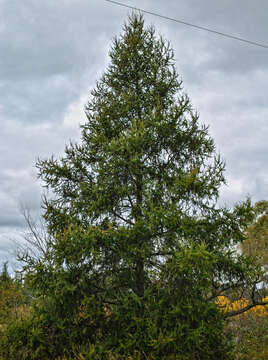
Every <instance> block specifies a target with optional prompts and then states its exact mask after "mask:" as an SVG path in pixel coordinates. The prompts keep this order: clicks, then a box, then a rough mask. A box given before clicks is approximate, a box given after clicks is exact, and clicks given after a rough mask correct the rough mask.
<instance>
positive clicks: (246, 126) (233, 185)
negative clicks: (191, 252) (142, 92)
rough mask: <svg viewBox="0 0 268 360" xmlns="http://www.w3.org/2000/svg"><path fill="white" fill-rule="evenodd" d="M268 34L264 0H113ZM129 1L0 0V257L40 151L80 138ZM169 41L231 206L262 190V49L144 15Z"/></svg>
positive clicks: (265, 176)
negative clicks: (217, 157)
mask: <svg viewBox="0 0 268 360" xmlns="http://www.w3.org/2000/svg"><path fill="white" fill-rule="evenodd" d="M121 1H122V2H124V3H125V4H127V5H131V6H136V7H139V8H143V9H145V10H148V11H153V12H157V13H160V14H162V15H166V16H170V17H173V18H177V19H180V20H184V21H186V22H192V23H194V24H196V25H201V26H205V27H209V28H211V29H214V30H217V31H221V32H226V33H230V34H233V35H236V36H240V37H243V38H247V39H249V40H252V41H256V42H262V43H265V44H268V25H267V24H268V1H267V0H255V1H252V0H236V1H233V0H221V1H215V0H202V1H200V0H187V1H181V0H169V1H163V0H154V1H153V0H133V1H131V0H121ZM128 13H129V10H127V9H126V8H123V7H119V6H116V5H112V4H110V3H108V2H106V1H104V0H57V1H55V0H46V1H41V0H40V1H38V0H0V209H1V211H0V264H1V262H3V261H5V260H9V261H10V262H11V264H12V262H13V259H14V258H13V256H12V252H13V250H14V245H13V243H12V240H13V239H15V238H18V234H20V233H21V232H23V231H25V227H24V222H23V219H22V216H21V214H20V210H19V209H20V206H21V205H23V206H25V207H27V208H28V209H29V210H30V211H31V212H32V213H33V214H38V212H39V209H40V198H41V194H42V191H43V190H42V188H41V184H40V181H39V180H37V177H36V169H35V162H36V159H37V158H38V157H41V158H46V157H50V156H51V155H52V154H54V155H55V156H59V155H60V154H62V153H63V151H64V147H65V144H67V143H68V142H69V141H70V140H73V141H79V138H80V129H79V124H81V123H83V122H84V121H85V115H84V112H83V107H84V104H85V102H86V101H87V99H88V97H89V94H90V91H91V90H92V88H94V86H95V82H96V80H97V79H98V78H99V76H100V75H101V74H102V72H104V71H105V68H106V66H107V64H108V62H109V59H108V51H109V48H110V46H111V41H112V38H113V37H114V36H115V35H118V34H120V32H121V29H122V25H123V23H124V21H126V19H127V15H128ZM145 19H146V22H147V23H148V24H154V25H155V27H156V30H157V32H159V33H160V34H162V35H163V36H164V37H165V38H166V39H168V40H170V41H171V44H172V46H173V48H174V50H175V57H176V62H177V69H178V72H179V74H180V75H181V77H182V79H183V82H184V89H185V91H186V92H187V93H188V94H189V96H190V98H191V100H192V103H193V106H194V107H195V108H196V109H197V111H198V112H199V113H200V119H201V122H203V123H205V124H207V125H209V126H210V133H211V135H212V136H213V137H214V139H215V142H216V144H217V149H218V151H219V152H220V153H221V155H222V157H223V158H224V159H225V160H226V177H227V181H228V187H225V188H224V189H222V197H221V201H222V202H224V203H226V204H227V205H229V206H232V205H233V203H234V202H237V201H242V200H244V199H245V197H246V196H248V195H250V196H251V197H252V200H253V201H257V200H261V199H267V189H268V163H267V154H268V142H267V138H268V101H267V96H268V49H264V48H261V47H256V46H252V45H249V44H245V43H241V42H238V41H234V40H231V39H226V38H223V37H220V36H217V35H214V34H211V33H208V32H204V31H200V30H196V29H193V28H190V27H187V26H184V25H181V24H178V23H175V22H171V21H168V20H164V19H161V18H157V17H154V16H151V15H145Z"/></svg>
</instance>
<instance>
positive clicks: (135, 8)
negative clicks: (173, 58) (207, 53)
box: [104, 0, 268, 49]
mask: <svg viewBox="0 0 268 360" xmlns="http://www.w3.org/2000/svg"><path fill="white" fill-rule="evenodd" d="M104 1H107V2H109V3H112V4H115V5H119V6H123V7H126V8H128V9H132V10H138V11H141V12H143V13H145V14H149V15H153V16H157V17H160V18H162V19H166V20H170V21H174V22H177V23H180V24H183V25H187V26H191V27H193V28H195V29H199V30H204V31H208V32H210V33H213V34H217V35H220V36H224V37H227V38H229V39H233V40H237V41H242V42H244V43H247V44H250V45H255V46H259V47H262V48H265V49H268V45H265V44H261V43H257V42H255V41H251V40H247V39H244V38H241V37H238V36H234V35H230V34H226V33H223V32H220V31H216V30H212V29H209V28H206V27H204V26H199V25H195V24H192V23H189V22H186V21H182V20H178V19H174V18H171V17H169V16H164V15H160V14H157V13H155V12H152V11H147V10H143V9H140V8H137V7H134V6H130V5H127V4H123V3H121V2H118V1H113V0H104Z"/></svg>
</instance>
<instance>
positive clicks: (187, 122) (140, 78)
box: [29, 15, 257, 360]
mask: <svg viewBox="0 0 268 360" xmlns="http://www.w3.org/2000/svg"><path fill="white" fill-rule="evenodd" d="M109 55H110V65H109V66H108V69H107V70H106V72H105V73H104V75H103V76H102V77H101V79H100V80H99V81H98V83H97V85H96V87H95V89H94V90H93V91H92V93H91V97H90V99H89V102H88V103H87V104H86V116H87V121H86V123H85V124H84V125H83V126H82V141H81V143H80V144H70V145H69V146H68V147H66V150H65V155H64V157H63V158H62V159H60V160H56V159H55V158H51V159H49V160H40V161H39V162H38V165H37V166H38V169H39V173H40V177H41V178H42V179H43V181H44V183H45V185H46V186H47V187H48V188H49V189H50V190H52V192H53V194H54V196H53V198H52V199H49V200H45V201H44V204H43V205H44V210H45V215H44V217H45V220H46V222H47V225H48V231H49V234H50V238H51V239H53V241H52V240H51V244H50V252H49V255H47V256H48V257H49V259H47V260H49V261H43V262H40V263H35V264H34V266H32V264H29V268H30V269H31V274H32V275H31V276H32V279H33V281H34V284H35V286H36V288H37V289H38V291H39V293H40V294H43V295H45V297H44V304H43V308H42V309H43V310H42V311H43V313H42V311H41V310H39V311H41V313H42V314H43V315H42V316H43V317H42V319H43V320H42V321H43V322H44V321H45V320H44V318H46V324H50V325H46V326H48V327H49V326H52V325H51V324H54V325H53V326H54V327H53V326H52V327H53V328H55V327H56V328H57V331H54V337H53V339H52V340H51V341H54V342H57V341H58V343H57V346H58V349H62V350H59V352H60V353H64V352H67V353H68V351H69V350H66V349H71V345H70V343H71V342H72V341H73V342H76V343H77V344H89V343H90V344H91V345H88V346H89V348H90V349H91V350H90V351H91V352H92V354H93V353H94V354H95V355H94V356H95V357H94V356H93V355H92V356H93V357H94V358H96V359H97V358H101V359H105V358H106V357H107V358H108V355H107V354H117V356H119V357H118V358H120V359H121V358H122V359H124V358H127V356H132V358H133V359H206V360H207V359H215V358H218V359H227V358H228V356H229V355H228V349H227V345H226V343H225V341H224V336H223V330H222V329H223V315H222V313H221V312H220V311H219V309H218V308H217V306H216V305H215V300H216V298H217V296H218V295H222V294H224V293H225V292H226V291H227V290H228V291H233V292H234V291H236V290H237V289H238V285H239V286H241V284H242V283H243V284H246V282H247V279H248V278H249V279H250V281H253V280H252V279H253V278H254V279H255V278H256V276H257V275H256V272H254V271H255V270H254V268H253V267H252V266H251V264H250V263H249V262H248V261H246V260H245V259H244V258H243V257H241V256H239V255H237V254H234V251H233V246H234V245H235V244H237V243H239V242H241V241H242V240H243V229H244V228H245V226H246V224H247V221H248V219H249V217H250V213H251V207H250V204H249V203H248V202H246V203H244V204H241V205H239V206H237V207H235V209H234V210H233V211H230V210H228V209H226V208H220V207H219V206H218V205H217V200H218V196H219V189H220V187H221V186H222V184H224V176H223V171H224V162H223V161H222V160H221V158H220V157H219V156H218V155H217V154H216V152H215V144H214V141H213V139H212V138H211V137H210V136H209V134H208V128H207V127H206V126H205V125H202V124H201V123H200V121H199V116H198V114H197V113H196V112H195V111H194V109H193V107H192V105H191V102H190V100H189V97H188V96H187V95H186V94H185V93H184V92H183V89H182V81H181V80H180V78H179V77H178V74H177V72H176V69H175V60H174V54H173V50H172V48H171V47H170V44H169V43H168V42H167V41H165V40H163V39H162V38H161V37H160V38H159V37H157V36H156V34H155V30H154V28H153V27H149V28H146V27H145V25H144V20H143V18H142V17H141V16H139V15H132V16H130V18H129V22H128V23H127V24H126V25H125V26H124V31H123V33H122V35H121V36H120V37H118V38H116V39H115V40H114V41H113V46H112V49H111V51H110V54H109ZM31 266H32V267H31ZM249 274H250V276H249ZM247 276H249V277H248V278H247ZM44 309H45V310H44ZM48 309H49V310H48ZM44 314H46V315H44ZM44 326H45V325H44ZM61 329H64V331H63V332H61ZM55 334H61V335H55ZM63 334H64V341H63V340H62V337H63ZM57 336H58V338H57ZM57 339H58V340H57ZM68 341H69V342H68ZM68 344H69V345H68ZM61 346H62V348H61ZM70 351H71V350H70ZM94 351H95V352H94ZM98 356H99V357H98Z"/></svg>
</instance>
